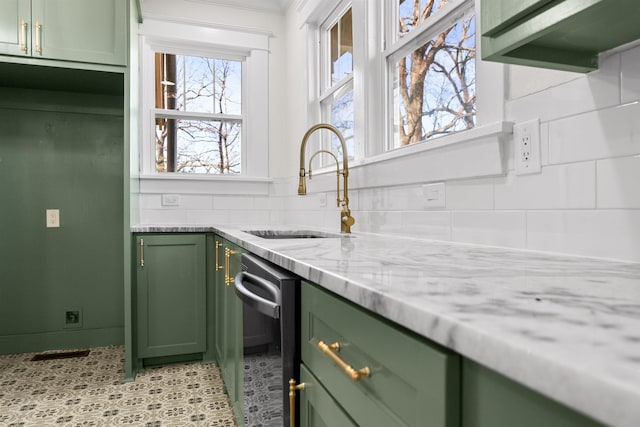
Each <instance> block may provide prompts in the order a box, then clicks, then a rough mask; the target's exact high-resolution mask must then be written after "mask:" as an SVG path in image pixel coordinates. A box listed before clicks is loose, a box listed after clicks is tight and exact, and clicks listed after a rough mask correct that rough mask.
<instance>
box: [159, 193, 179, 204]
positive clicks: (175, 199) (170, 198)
mask: <svg viewBox="0 0 640 427" xmlns="http://www.w3.org/2000/svg"><path fill="white" fill-rule="evenodd" d="M162 206H180V195H179V194H163V195H162Z"/></svg>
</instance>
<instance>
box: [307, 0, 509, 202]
mask: <svg viewBox="0 0 640 427" xmlns="http://www.w3.org/2000/svg"><path fill="white" fill-rule="evenodd" d="M469 1H472V0H453V3H454V4H455V5H456V6H457V7H462V8H465V7H467V5H468V3H469ZM480 2H481V0H475V2H474V6H473V8H474V9H475V14H476V46H477V49H478V53H477V57H476V97H477V101H476V105H477V113H476V127H475V128H474V129H470V130H466V131H462V132H458V133H455V134H451V135H446V136H442V137H439V138H437V139H435V140H430V141H429V142H427V143H416V144H412V145H409V146H407V147H402V148H398V149H395V150H390V151H386V149H385V147H386V140H387V138H389V135H390V134H389V133H388V131H389V127H388V126H389V123H390V122H389V120H387V117H388V114H389V110H388V107H387V106H388V102H387V101H388V99H389V98H388V97H389V93H388V86H389V85H388V84H387V72H388V70H387V59H386V57H387V55H388V54H389V53H390V52H391V51H392V50H393V49H392V48H391V46H389V48H385V40H388V38H389V31H395V24H394V23H393V22H389V21H390V19H391V18H389V14H387V13H386V12H385V11H383V10H382V8H383V6H382V5H383V4H385V3H386V2H370V1H367V0H352V13H353V14H354V15H353V22H354V34H353V37H354V41H353V42H354V70H353V82H354V104H355V111H356V117H355V129H354V135H355V136H356V141H365V143H364V144H363V145H362V146H361V147H358V146H356V160H355V161H352V162H351V165H350V166H351V167H353V168H354V169H361V170H362V168H363V167H366V168H369V169H368V170H371V171H373V170H374V169H377V168H379V167H376V166H374V165H375V164H381V165H382V164H383V165H385V167H390V168H391V169H393V170H394V172H393V173H390V174H388V175H386V176H385V182H384V183H380V185H383V184H384V185H399V184H405V183H410V182H427V181H440V180H448V179H464V178H476V177H482V176H495V175H503V174H504V173H506V170H507V159H506V157H505V156H506V155H507V154H508V152H509V150H508V149H506V144H508V142H509V141H510V138H509V137H510V136H511V134H512V123H510V122H507V121H505V119H504V118H505V102H504V101H505V99H506V98H505V88H506V68H505V66H504V65H503V64H498V63H492V62H486V61H483V60H482V59H481V55H480V52H479V50H480V48H481V47H480V33H481V29H480V25H481V23H480V19H479V17H480ZM394 3H395V2H394ZM338 4H339V1H338V0H333V1H329V2H324V1H310V0H309V1H307V2H305V3H304V4H303V6H304V8H303V9H302V10H301V15H300V16H301V19H302V20H303V22H301V25H305V24H306V25H307V30H308V31H307V36H308V43H307V46H308V48H309V49H315V52H314V51H309V52H308V55H309V58H310V59H312V58H313V59H314V60H315V61H316V62H315V63H314V62H311V61H310V62H309V64H310V67H309V85H310V87H313V85H317V84H318V83H316V82H319V78H318V74H317V70H318V69H319V68H318V66H317V64H318V62H317V61H318V58H317V46H318V44H317V43H318V40H317V34H318V28H319V25H318V23H320V22H323V21H324V18H325V17H326V16H328V14H329V13H331V11H332V10H333V9H334V8H335V7H336V6H337V5H338ZM313 6H315V7H313ZM302 12H303V13H302ZM448 18H449V19H451V18H452V17H451V16H449V17H448ZM445 21H446V19H444V20H443V24H442V25H443V26H444V22H445ZM358 22H359V23H362V22H364V25H365V28H364V31H362V30H357V29H356V23H358ZM421 26H422V24H421V25H420V26H419V27H416V30H414V31H417V32H416V33H415V34H416V35H413V36H411V37H409V35H407V36H405V37H403V38H402V39H401V40H400V41H399V42H398V43H399V44H398V45H397V46H396V48H398V47H403V46H405V45H407V44H409V43H417V41H416V40H419V39H422V38H423V37H426V35H425V34H420V31H419V28H420V27H421ZM405 39H406V40H405ZM400 43H401V44H400ZM416 47H417V46H416ZM308 93H309V94H310V95H311V94H312V93H313V91H311V90H310V91H309V92H308ZM314 101H315V102H314ZM314 103H315V105H317V106H318V107H316V108H319V103H318V102H317V100H315V99H312V98H310V99H309V108H308V111H309V114H308V117H307V119H308V123H307V125H309V126H310V125H313V124H314V123H317V119H318V118H319V115H317V114H315V115H314V114H313V112H314V110H313V108H314V105H313V104H314ZM452 152H455V153H456V155H455V156H452V155H451V153H452ZM479 152H480V153H482V152H484V153H485V154H486V155H479ZM412 157H419V158H421V159H423V161H424V162H425V167H428V164H431V163H433V164H434V165H435V164H436V163H437V166H438V167H435V168H433V170H432V171H431V172H429V173H424V174H422V173H415V169H412V168H411V167H409V166H410V165H412V164H413V163H415V161H413V160H412ZM468 165H471V166H468ZM440 166H442V167H440ZM461 166H462V167H461ZM366 168H365V169H366ZM467 168H468V169H467ZM465 169H467V171H466V172H465ZM451 170H456V171H457V172H456V173H455V174H452V173H450V172H449V171H451ZM354 172H355V171H354ZM331 173H333V171H332V170H331V169H324V170H318V171H317V172H316V171H314V174H315V175H322V174H331ZM357 174H358V173H357V172H355V173H354V174H353V175H352V176H353V178H354V179H353V181H352V183H351V187H352V188H354V189H356V188H365V187H370V186H373V183H374V182H377V180H376V179H374V180H371V174H370V173H368V172H367V173H364V172H362V173H361V174H362V175H363V177H364V176H367V177H368V178H367V180H366V181H365V179H364V178H363V179H357V178H356V175H357ZM318 187H319V188H318ZM314 188H318V191H322V186H318V185H317V184H316V187H314Z"/></svg>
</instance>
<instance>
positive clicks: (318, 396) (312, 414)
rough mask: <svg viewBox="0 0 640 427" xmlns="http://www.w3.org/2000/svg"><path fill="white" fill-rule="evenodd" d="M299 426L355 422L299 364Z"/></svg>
mask: <svg viewBox="0 0 640 427" xmlns="http://www.w3.org/2000/svg"><path fill="white" fill-rule="evenodd" d="M300 382H301V383H304V384H305V388H304V389H303V390H300V391H299V392H298V393H299V394H300V427H332V426H340V427H350V426H354V427H355V426H357V424H356V423H355V422H354V421H353V420H352V419H351V418H349V417H348V416H347V414H345V413H344V411H343V410H342V408H341V407H340V406H339V405H338V403H336V401H335V400H333V398H332V397H331V395H330V394H329V393H328V392H327V390H325V389H324V387H322V385H321V384H320V381H318V379H317V378H316V377H314V376H313V375H312V374H311V373H310V372H309V371H308V370H307V368H306V367H305V366H304V365H301V366H300Z"/></svg>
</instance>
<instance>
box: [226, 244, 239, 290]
mask: <svg viewBox="0 0 640 427" xmlns="http://www.w3.org/2000/svg"><path fill="white" fill-rule="evenodd" d="M236 253H237V252H236V251H234V250H233V249H229V248H224V284H225V285H227V286H229V285H230V284H232V283H233V277H231V276H230V275H229V273H230V270H231V255H235V254H236Z"/></svg>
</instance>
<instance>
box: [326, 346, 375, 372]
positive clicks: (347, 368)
mask: <svg viewBox="0 0 640 427" xmlns="http://www.w3.org/2000/svg"><path fill="white" fill-rule="evenodd" d="M318 348H319V349H320V351H322V352H323V353H324V354H326V355H327V356H328V357H329V359H331V360H333V362H334V363H335V364H336V365H338V366H339V367H340V369H342V370H343V371H344V373H345V374H346V375H347V376H348V377H349V378H351V379H352V380H353V381H360V379H361V378H362V377H368V376H370V375H371V370H370V369H369V368H368V367H366V366H365V367H364V368H362V369H354V368H353V367H352V366H351V365H349V364H348V363H347V362H345V361H344V360H342V358H340V356H338V355H337V354H336V351H339V350H340V343H339V342H337V341H336V342H334V343H333V344H327V343H325V342H324V341H322V340H320V341H318Z"/></svg>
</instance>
